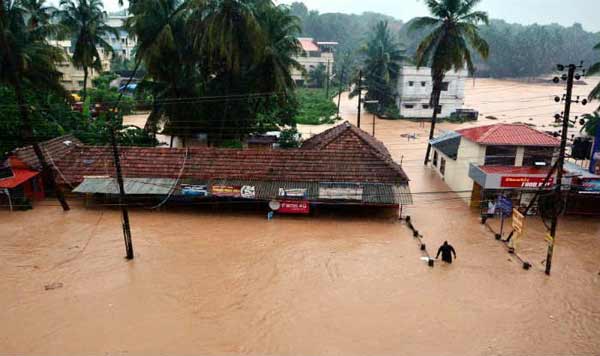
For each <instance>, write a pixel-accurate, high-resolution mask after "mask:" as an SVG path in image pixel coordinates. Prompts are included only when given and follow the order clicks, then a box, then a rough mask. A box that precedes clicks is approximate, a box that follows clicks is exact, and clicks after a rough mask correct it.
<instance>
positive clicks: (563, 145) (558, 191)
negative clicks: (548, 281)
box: [546, 64, 587, 275]
mask: <svg viewBox="0 0 600 356" xmlns="http://www.w3.org/2000/svg"><path fill="white" fill-rule="evenodd" d="M580 67H581V65H580V66H577V65H575V64H569V65H568V66H567V69H568V73H567V74H566V75H563V76H562V79H563V80H566V81H567V93H566V95H565V96H564V97H563V100H564V101H565V111H564V115H563V117H562V120H563V122H562V124H563V125H562V132H561V140H560V151H559V155H558V161H557V162H556V167H557V172H556V186H555V187H554V196H555V197H557V201H558V200H559V199H560V204H561V207H562V205H563V204H564V202H563V199H562V178H563V170H564V163H565V153H566V152H565V151H566V149H567V138H568V131H569V123H571V122H570V121H569V115H570V114H571V103H573V102H575V103H579V98H577V100H572V99H573V83H574V81H575V78H577V79H579V78H580V74H576V73H575V71H576V70H577V68H580ZM558 70H560V71H564V70H565V66H563V65H558ZM554 82H555V83H558V82H560V79H559V78H558V77H557V78H554ZM555 101H556V102H560V101H561V98H560V97H558V96H557V97H556V98H555ZM581 103H582V104H583V105H586V104H587V100H586V99H583V100H582V101H581ZM561 210H562V209H557V210H556V212H555V213H554V214H553V215H552V222H551V225H550V241H549V242H548V255H547V257H546V274H547V275H550V271H551V270H552V257H553V255H554V244H555V243H556V230H557V227H558V216H559V215H560V213H561Z"/></svg>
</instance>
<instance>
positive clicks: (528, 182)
mask: <svg viewBox="0 0 600 356" xmlns="http://www.w3.org/2000/svg"><path fill="white" fill-rule="evenodd" d="M545 180H546V177H528V176H504V177H502V180H501V182H500V186H501V187H502V188H540V187H541V186H542V185H543V184H544V181H545ZM553 184H554V177H550V179H549V180H548V184H546V186H547V187H548V186H552V185H553Z"/></svg>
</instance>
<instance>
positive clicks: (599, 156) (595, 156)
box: [590, 123, 600, 175]
mask: <svg viewBox="0 0 600 356" xmlns="http://www.w3.org/2000/svg"><path fill="white" fill-rule="evenodd" d="M590 173H593V174H598V175H600V123H599V124H597V125H596V138H595V139H594V149H593V150H592V161H591V162H590Z"/></svg>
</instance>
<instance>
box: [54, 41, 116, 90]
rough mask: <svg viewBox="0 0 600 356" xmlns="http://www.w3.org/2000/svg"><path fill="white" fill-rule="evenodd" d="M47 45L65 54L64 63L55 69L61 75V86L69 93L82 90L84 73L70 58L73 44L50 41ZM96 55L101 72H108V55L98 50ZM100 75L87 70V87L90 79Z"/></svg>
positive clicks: (89, 85)
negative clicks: (98, 58)
mask: <svg viewBox="0 0 600 356" xmlns="http://www.w3.org/2000/svg"><path fill="white" fill-rule="evenodd" d="M49 43H50V44H51V45H53V46H56V47H59V48H61V49H62V50H63V51H64V52H65V58H66V59H67V60H66V61H64V62H61V63H58V65H57V69H58V70H59V71H60V72H61V73H62V75H63V76H62V78H61V84H62V85H63V86H64V87H65V89H66V90H68V91H70V92H76V91H79V90H81V89H83V81H84V77H85V76H84V73H83V69H77V68H75V66H74V65H73V63H72V62H71V57H72V56H73V51H74V44H73V43H72V42H71V41H69V40H65V41H56V40H52V41H49ZM98 53H100V61H101V62H102V70H103V71H109V70H110V55H109V54H108V53H105V51H104V49H102V48H99V49H98ZM99 75H100V73H98V72H97V71H95V70H93V69H92V68H90V69H89V72H88V82H87V87H88V88H91V87H92V79H94V78H96V77H98V76H99Z"/></svg>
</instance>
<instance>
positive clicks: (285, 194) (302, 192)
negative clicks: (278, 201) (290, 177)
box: [278, 188, 307, 198]
mask: <svg viewBox="0 0 600 356" xmlns="http://www.w3.org/2000/svg"><path fill="white" fill-rule="evenodd" d="M306 192H307V189H304V188H279V194H278V195H279V196H280V197H282V198H305V197H306Z"/></svg>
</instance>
